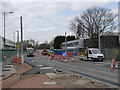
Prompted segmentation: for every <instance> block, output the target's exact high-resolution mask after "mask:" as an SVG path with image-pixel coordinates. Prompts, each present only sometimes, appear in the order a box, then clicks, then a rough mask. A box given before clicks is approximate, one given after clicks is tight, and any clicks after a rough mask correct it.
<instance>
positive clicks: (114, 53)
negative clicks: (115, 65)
mask: <svg viewBox="0 0 120 90" xmlns="http://www.w3.org/2000/svg"><path fill="white" fill-rule="evenodd" d="M101 51H102V53H103V54H104V55H105V58H106V59H108V60H111V59H112V58H114V59H117V57H118V55H119V54H120V49H102V50H101Z"/></svg>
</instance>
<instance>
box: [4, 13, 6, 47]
mask: <svg viewBox="0 0 120 90" xmlns="http://www.w3.org/2000/svg"><path fill="white" fill-rule="evenodd" d="M5 14H6V13H5V12H4V49H5Z"/></svg>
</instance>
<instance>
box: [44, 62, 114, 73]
mask: <svg viewBox="0 0 120 90" xmlns="http://www.w3.org/2000/svg"><path fill="white" fill-rule="evenodd" d="M43 62H44V61H43ZM54 63H59V62H54ZM59 64H62V65H67V66H70V67H76V68H80V69H86V70H91V71H93V72H95V71H96V72H98V70H95V69H91V68H86V67H79V66H73V65H69V64H66V63H59ZM99 72H100V73H104V74H114V73H109V72H104V71H99ZM115 75H116V74H115Z"/></svg>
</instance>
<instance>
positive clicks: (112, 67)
mask: <svg viewBox="0 0 120 90" xmlns="http://www.w3.org/2000/svg"><path fill="white" fill-rule="evenodd" d="M114 62H115V61H114V58H113V59H112V62H111V67H110V70H111V71H114Z"/></svg>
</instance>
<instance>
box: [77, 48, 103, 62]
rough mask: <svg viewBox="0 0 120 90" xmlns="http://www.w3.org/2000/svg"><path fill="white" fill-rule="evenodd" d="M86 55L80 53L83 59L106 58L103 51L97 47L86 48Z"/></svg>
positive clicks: (100, 59)
mask: <svg viewBox="0 0 120 90" xmlns="http://www.w3.org/2000/svg"><path fill="white" fill-rule="evenodd" d="M85 52H86V53H85V55H80V57H79V58H80V59H81V60H92V61H94V60H99V61H103V60H104V55H103V54H102V53H101V51H100V50H99V49H97V48H87V49H86V50H85Z"/></svg>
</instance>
